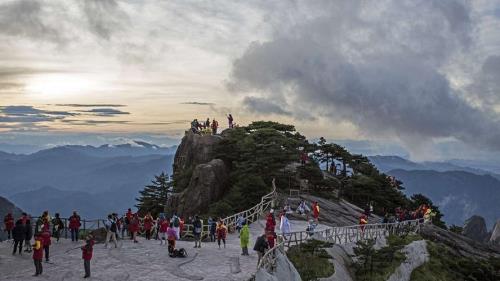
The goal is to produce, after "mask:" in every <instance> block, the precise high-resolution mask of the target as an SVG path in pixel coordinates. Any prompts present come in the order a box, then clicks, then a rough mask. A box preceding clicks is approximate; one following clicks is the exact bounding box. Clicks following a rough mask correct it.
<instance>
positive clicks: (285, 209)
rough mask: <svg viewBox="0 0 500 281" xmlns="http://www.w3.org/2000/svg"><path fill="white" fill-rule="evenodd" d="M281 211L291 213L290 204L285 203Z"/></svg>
mask: <svg viewBox="0 0 500 281" xmlns="http://www.w3.org/2000/svg"><path fill="white" fill-rule="evenodd" d="M283 212H284V213H285V214H287V215H288V214H292V213H293V211H292V208H291V207H290V204H288V202H287V203H286V204H285V207H284V208H283Z"/></svg>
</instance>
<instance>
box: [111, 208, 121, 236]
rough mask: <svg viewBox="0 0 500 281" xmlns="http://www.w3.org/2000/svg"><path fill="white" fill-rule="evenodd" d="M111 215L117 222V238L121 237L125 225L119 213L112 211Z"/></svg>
mask: <svg viewBox="0 0 500 281" xmlns="http://www.w3.org/2000/svg"><path fill="white" fill-rule="evenodd" d="M111 216H112V217H113V220H114V221H115V223H116V232H115V235H116V240H118V239H121V238H120V233H121V232H122V228H123V227H122V226H123V223H122V220H121V219H120V218H119V217H118V214H117V213H112V214H111Z"/></svg>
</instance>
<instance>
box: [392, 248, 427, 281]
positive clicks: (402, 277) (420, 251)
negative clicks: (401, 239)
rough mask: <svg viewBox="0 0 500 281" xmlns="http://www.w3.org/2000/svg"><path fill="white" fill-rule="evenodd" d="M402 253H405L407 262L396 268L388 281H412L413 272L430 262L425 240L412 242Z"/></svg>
mask: <svg viewBox="0 0 500 281" xmlns="http://www.w3.org/2000/svg"><path fill="white" fill-rule="evenodd" d="M402 252H403V253H405V255H406V260H405V261H404V262H403V263H401V265H400V266H399V267H398V268H396V271H395V272H394V273H393V274H392V275H391V276H390V277H389V279H387V281H410V277H411V273H412V272H413V270H414V269H416V268H417V267H419V266H421V265H423V264H424V263H426V262H427V261H429V252H428V251H427V242H426V241H425V240H418V241H413V242H411V243H410V244H408V245H406V246H405V247H404V248H403V250H402Z"/></svg>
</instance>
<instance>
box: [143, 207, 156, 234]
mask: <svg viewBox="0 0 500 281" xmlns="http://www.w3.org/2000/svg"><path fill="white" fill-rule="evenodd" d="M153 224H154V220H153V217H152V216H151V213H150V212H148V213H147V214H146V216H145V217H144V231H145V232H146V240H151V229H153Z"/></svg>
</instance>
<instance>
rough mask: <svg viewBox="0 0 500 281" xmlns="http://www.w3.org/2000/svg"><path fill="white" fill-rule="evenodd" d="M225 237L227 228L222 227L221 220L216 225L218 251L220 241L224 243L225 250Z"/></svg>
mask: <svg viewBox="0 0 500 281" xmlns="http://www.w3.org/2000/svg"><path fill="white" fill-rule="evenodd" d="M226 235H227V227H226V226H225V225H224V222H223V221H222V220H219V223H218V224H217V244H219V249H220V241H222V242H223V243H224V248H226Z"/></svg>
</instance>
